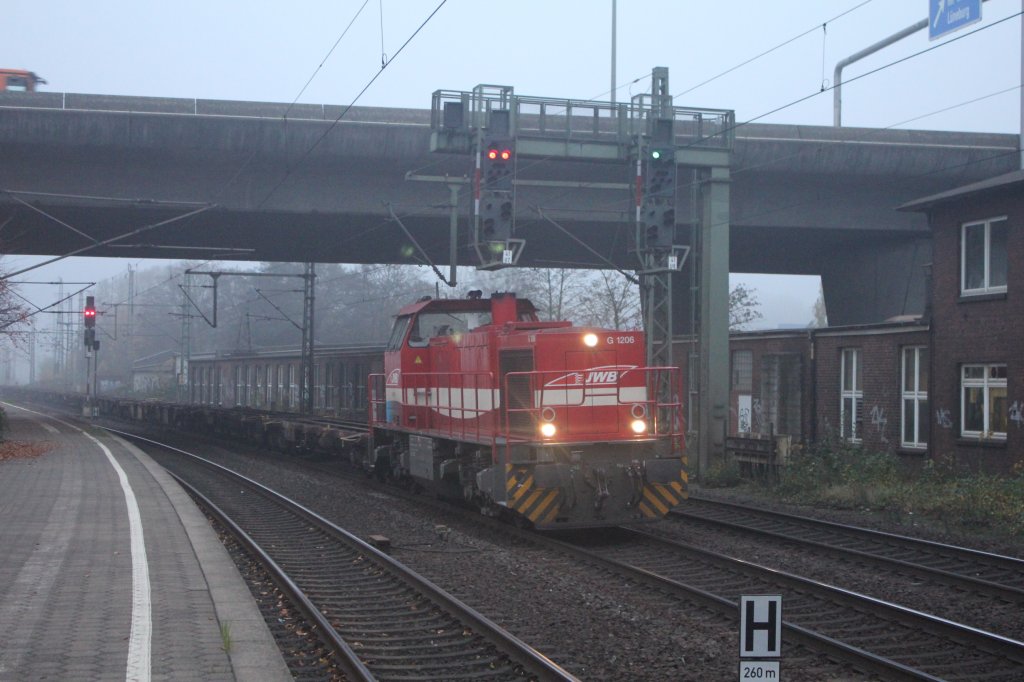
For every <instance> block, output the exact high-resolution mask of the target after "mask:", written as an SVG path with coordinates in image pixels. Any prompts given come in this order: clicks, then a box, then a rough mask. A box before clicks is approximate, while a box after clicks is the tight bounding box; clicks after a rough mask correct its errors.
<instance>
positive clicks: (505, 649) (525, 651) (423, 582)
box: [104, 427, 578, 682]
mask: <svg viewBox="0 0 1024 682" xmlns="http://www.w3.org/2000/svg"><path fill="white" fill-rule="evenodd" d="M104 428H106V430H108V431H111V432H113V433H117V434H118V435H122V436H125V437H127V438H131V439H134V440H139V441H142V442H145V443H149V444H151V445H154V446H156V447H160V448H163V449H166V450H169V451H172V452H175V453H177V454H181V455H184V456H187V457H189V458H191V459H192V460H194V461H196V462H198V463H200V464H202V465H203V466H205V467H208V468H210V469H212V470H214V471H216V472H217V473H219V474H221V475H224V476H227V477H228V478H230V479H233V480H235V481H236V482H239V483H242V484H244V485H246V486H248V487H250V488H251V489H253V490H254V491H256V492H258V493H259V494H261V495H264V496H265V497H268V498H270V499H271V500H272V501H274V502H275V503H277V504H279V505H280V506H282V507H283V508H285V509H286V510H287V511H289V512H290V513H293V514H295V515H296V516H298V517H300V518H303V519H304V520H305V521H307V522H308V523H310V524H313V525H315V526H316V527H317V528H319V529H321V530H323V531H324V532H326V533H327V534H328V535H330V536H331V537H333V538H335V539H337V540H338V541H339V542H341V543H342V544H345V545H347V546H349V547H353V548H355V549H356V550H358V551H359V552H360V553H362V554H365V555H367V556H368V557H370V558H371V559H373V560H375V561H376V562H377V563H378V564H383V566H384V568H386V569H387V570H388V571H389V572H390V573H392V575H394V576H396V577H398V578H399V579H401V580H402V581H403V582H404V583H405V584H406V585H408V586H409V587H410V588H412V589H413V590H415V591H416V592H418V593H420V594H423V595H425V596H426V597H427V598H428V599H429V600H431V601H433V602H434V603H435V604H436V605H438V606H439V607H441V608H442V609H445V610H447V611H448V612H449V613H451V614H453V615H454V616H455V617H456V620H458V621H460V622H462V623H463V624H464V625H468V626H470V627H471V628H472V629H473V631H474V632H476V633H477V634H478V635H480V636H481V637H483V638H484V639H485V640H487V641H488V642H489V643H490V644H492V645H494V646H495V647H496V648H497V649H498V650H499V651H500V652H502V653H504V654H505V655H507V656H509V658H510V660H512V662H514V663H515V664H517V665H519V666H521V667H522V669H523V670H525V671H527V672H529V673H530V674H532V675H535V676H536V677H537V679H541V680H558V681H571V682H578V680H577V678H576V677H574V676H572V675H570V674H569V673H568V672H567V671H565V670H563V669H562V668H561V667H560V666H559V665H557V664H556V663H554V662H553V661H551V660H550V659H549V658H548V657H547V656H545V655H544V654H542V653H540V652H539V651H537V650H536V649H534V648H533V647H531V646H530V645H528V644H526V643H525V642H523V641H522V640H520V639H519V638H517V637H515V636H514V635H512V634H511V633H509V632H508V631H506V630H504V629H503V628H501V627H500V626H499V625H497V624H495V623H494V622H493V621H491V620H490V619H489V618H487V617H486V616H484V615H483V614H481V613H479V612H478V611H476V610H475V609H473V608H471V607H470V606H468V605H467V604H465V603H463V602H462V601H460V600H459V599H458V598H456V597H455V596H453V595H451V594H449V593H448V592H446V591H444V590H443V589H441V588H440V587H438V586H437V585H435V584H434V583H433V582H431V581H430V580H427V579H426V578H424V577H423V576H421V575H419V574H418V573H416V572H414V571H413V570H411V569H410V568H408V567H407V566H405V565H404V564H402V563H400V562H398V561H397V560H395V559H393V558H392V557H390V556H388V555H387V554H384V553H383V552H381V551H380V550H378V549H377V548H375V547H373V546H372V545H370V544H368V543H366V542H364V541H363V540H361V539H360V538H358V537H356V536H355V535H353V534H352V533H350V532H348V531H346V530H345V529H343V528H341V527H339V526H337V525H335V524H333V523H331V522H330V521H328V520H327V519H325V518H324V517H322V516H320V515H319V514H317V513H316V512H314V511H312V510H311V509H309V508H308V507H305V506H303V505H301V504H299V503H298V502H295V501H294V500H291V499H289V498H287V497H285V496H283V495H281V494H280V493H278V492H276V491H274V490H272V489H270V488H268V487H267V486H265V485H263V484H261V483H259V482H258V481H255V480H252V479H250V478H248V477H246V476H243V475H242V474H239V473H237V472H235V471H232V470H231V469H228V468H227V467H224V466H223V465H220V464H217V463H216V462H212V461H210V460H207V459H205V458H203V457H199V456H198V455H195V454H192V453H190V452H187V451H185V450H182V449H180V448H176V447H174V446H171V445H167V444H165V443H161V442H159V441H155V440H152V439H149V438H146V437H143V436H139V435H136V434H131V433H127V432H122V431H119V430H116V429H111V428H109V427H104Z"/></svg>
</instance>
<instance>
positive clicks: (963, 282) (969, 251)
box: [960, 216, 1009, 296]
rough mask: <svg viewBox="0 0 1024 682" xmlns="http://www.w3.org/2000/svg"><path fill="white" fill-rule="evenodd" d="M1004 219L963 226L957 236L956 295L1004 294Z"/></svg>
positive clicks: (1005, 224) (1005, 233) (1005, 226)
mask: <svg viewBox="0 0 1024 682" xmlns="http://www.w3.org/2000/svg"><path fill="white" fill-rule="evenodd" d="M1008 232H1009V230H1008V229H1007V223H1006V217H1005V216H1004V217H1002V218H993V219H991V220H983V221H981V222H977V223H966V224H965V225H964V226H963V228H962V233H961V238H960V242H961V254H960V262H961V272H960V293H961V294H963V295H964V296H973V295H976V294H991V293H1002V292H1005V291H1006V236H1007V234H1008Z"/></svg>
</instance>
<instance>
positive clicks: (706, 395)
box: [698, 166, 729, 476]
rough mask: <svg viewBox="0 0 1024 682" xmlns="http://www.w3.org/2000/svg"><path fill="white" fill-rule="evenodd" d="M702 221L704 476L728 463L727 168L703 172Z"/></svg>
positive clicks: (701, 427)
mask: <svg viewBox="0 0 1024 682" xmlns="http://www.w3.org/2000/svg"><path fill="white" fill-rule="evenodd" d="M702 175H703V179H702V183H701V220H700V230H701V235H700V239H699V242H700V325H699V327H700V395H701V401H700V415H699V420H700V424H699V434H698V441H699V442H698V448H699V453H698V458H699V459H698V461H699V467H700V474H701V476H704V475H706V474H707V472H708V467H709V465H710V464H712V463H715V462H722V461H723V460H724V458H725V434H726V428H727V426H728V420H729V169H728V167H723V166H715V167H712V168H710V169H709V170H708V171H706V172H705V173H702Z"/></svg>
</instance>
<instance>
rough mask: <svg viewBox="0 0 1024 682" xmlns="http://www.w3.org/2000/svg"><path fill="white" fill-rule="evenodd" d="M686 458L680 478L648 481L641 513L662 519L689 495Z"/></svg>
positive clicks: (649, 517)
mask: <svg viewBox="0 0 1024 682" xmlns="http://www.w3.org/2000/svg"><path fill="white" fill-rule="evenodd" d="M688 485H689V476H687V473H686V459H685V458H683V466H682V467H681V469H680V471H679V480H678V481H672V482H671V483H647V484H646V485H644V491H643V496H642V497H641V499H640V504H639V505H638V506H639V508H640V513H641V514H643V515H644V517H645V518H648V519H660V518H662V517H663V516H665V515H666V514H668V511H669V510H670V509H671V508H672V507H674V506H676V505H677V504H679V503H680V502H682V501H683V500H685V499H686V498H687V496H688V495H689V489H688Z"/></svg>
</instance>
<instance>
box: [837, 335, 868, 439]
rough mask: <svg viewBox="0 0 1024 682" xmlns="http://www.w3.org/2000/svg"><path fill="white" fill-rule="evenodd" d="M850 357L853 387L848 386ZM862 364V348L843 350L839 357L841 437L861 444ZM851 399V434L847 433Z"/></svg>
mask: <svg viewBox="0 0 1024 682" xmlns="http://www.w3.org/2000/svg"><path fill="white" fill-rule="evenodd" d="M848 356H849V357H850V362H851V364H852V366H851V368H850V370H851V371H850V376H851V377H853V380H852V383H853V385H852V386H847V385H846V363H847V357H848ZM860 363H861V349H860V348H842V349H840V355H839V435H840V437H842V438H844V439H846V440H848V441H850V442H851V443H859V442H861V436H860V434H859V433H857V419H858V417H859V416H860V412H861V404H862V403H863V402H864V389H863V387H862V386H859V385H858V384H857V370H858V365H860ZM847 399H850V402H851V410H852V414H851V415H850V433H846V400H847Z"/></svg>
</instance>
